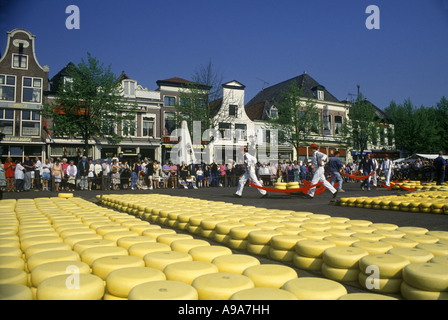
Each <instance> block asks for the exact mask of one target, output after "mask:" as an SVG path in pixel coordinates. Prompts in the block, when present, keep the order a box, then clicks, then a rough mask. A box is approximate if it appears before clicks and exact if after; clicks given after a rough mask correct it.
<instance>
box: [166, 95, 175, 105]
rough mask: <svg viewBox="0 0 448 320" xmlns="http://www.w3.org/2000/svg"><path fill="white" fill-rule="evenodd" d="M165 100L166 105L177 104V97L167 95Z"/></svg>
mask: <svg viewBox="0 0 448 320" xmlns="http://www.w3.org/2000/svg"><path fill="white" fill-rule="evenodd" d="M164 102H165V106H166V107H174V106H175V105H176V97H170V96H165V98H164Z"/></svg>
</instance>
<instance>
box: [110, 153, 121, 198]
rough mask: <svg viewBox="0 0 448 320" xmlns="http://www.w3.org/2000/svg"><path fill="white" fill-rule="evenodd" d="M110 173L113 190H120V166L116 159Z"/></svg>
mask: <svg viewBox="0 0 448 320" xmlns="http://www.w3.org/2000/svg"><path fill="white" fill-rule="evenodd" d="M110 172H111V178H112V186H113V189H114V190H118V186H119V185H120V168H119V166H118V163H117V160H116V159H114V160H113V162H112V166H111V168H110Z"/></svg>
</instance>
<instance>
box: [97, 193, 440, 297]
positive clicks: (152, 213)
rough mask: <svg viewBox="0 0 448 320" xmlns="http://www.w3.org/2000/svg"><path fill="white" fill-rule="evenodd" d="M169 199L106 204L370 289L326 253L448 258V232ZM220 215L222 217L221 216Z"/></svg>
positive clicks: (387, 289)
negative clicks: (179, 205)
mask: <svg viewBox="0 0 448 320" xmlns="http://www.w3.org/2000/svg"><path fill="white" fill-rule="evenodd" d="M150 198H153V197H152V196H150ZM167 199H168V198H166V199H165V200H160V199H159V201H160V202H158V201H157V199H156V198H155V197H154V199H153V200H152V201H151V205H149V206H148V205H146V204H144V203H142V200H143V199H142V198H140V201H139V203H138V204H135V203H133V201H132V200H131V199H128V201H123V200H120V197H115V198H114V197H113V196H112V197H104V199H103V203H105V204H107V205H111V206H118V207H120V209H121V210H125V211H129V212H134V213H135V214H138V215H140V216H142V217H144V218H145V219H149V220H150V221H153V222H156V223H161V224H165V225H169V226H171V227H175V228H179V229H182V230H187V231H189V232H192V233H194V234H199V235H202V236H204V237H208V238H210V239H213V240H215V241H218V242H220V243H222V244H225V245H227V246H229V247H231V248H232V249H242V250H247V251H248V252H249V253H251V254H255V255H264V256H268V257H270V258H272V259H274V260H277V261H281V262H291V261H292V262H293V263H294V265H295V266H296V267H298V268H300V269H304V270H309V271H322V273H323V274H324V275H325V276H326V277H328V278H331V279H334V280H337V281H341V282H346V281H354V280H356V279H358V281H359V282H360V283H361V285H363V286H364V287H366V286H365V285H364V284H365V282H366V281H365V280H366V279H364V277H363V276H364V275H366V273H362V272H360V271H361V270H360V268H359V267H358V261H356V263H355V264H354V265H353V266H351V267H350V268H341V267H339V268H338V267H335V264H334V263H333V264H332V263H331V262H330V263H328V262H327V263H325V262H324V260H323V254H324V252H325V251H326V250H327V249H329V248H332V247H335V246H337V247H342V248H346V249H347V247H348V249H347V250H349V251H347V252H343V251H338V253H337V254H336V255H337V256H341V259H344V258H345V256H346V255H349V256H351V254H352V253H349V252H352V251H351V250H353V251H355V252H356V251H358V254H360V253H362V254H363V255H374V254H386V253H387V254H388V255H389V256H390V255H392V254H394V255H397V256H405V257H408V256H415V257H414V258H413V259H411V260H412V261H413V262H422V261H424V262H428V261H430V260H431V261H432V262H441V261H442V262H443V261H445V260H444V259H446V256H448V232H444V231H428V230H427V229H425V228H416V227H401V228H400V227H398V226H396V225H393V224H381V223H379V224H373V223H371V222H369V221H364V220H349V219H346V218H331V217H330V216H328V215H315V214H312V213H309V212H308V213H307V212H287V211H285V210H283V211H282V210H277V211H276V210H267V209H261V210H257V209H259V208H254V207H251V208H250V211H257V213H253V212H252V213H248V214H242V213H241V211H244V209H243V208H240V207H238V206H237V207H235V206H234V205H229V204H223V205H222V207H221V208H218V207H220V204H218V203H216V204H214V205H211V206H209V205H210V203H208V202H207V203H203V202H201V201H197V200H191V201H188V200H185V199H182V198H181V199H179V198H175V197H170V198H169V201H166V200H167ZM177 201H180V202H183V203H184V204H185V206H182V208H192V210H191V212H186V211H188V210H186V209H182V210H177V209H176V205H175V203H176V202H177ZM186 202H190V203H189V204H187V203H186ZM164 203H165V204H164ZM166 203H170V205H166ZM193 203H194V204H193ZM201 204H202V205H204V206H201ZM226 207H227V208H228V209H229V210H228V211H227V210H226ZM242 209H243V210H242ZM135 210H136V211H135ZM217 210H218V211H220V213H216V211H217ZM235 211H238V212H239V213H235ZM262 213H264V214H265V215H264V216H263V214H262ZM288 218H289V219H288ZM276 219H277V220H276ZM304 248H307V249H304ZM330 252H331V250H330ZM389 256H388V257H389ZM420 256H422V257H423V259H422V258H420ZM436 257H442V258H436ZM359 258H361V257H359ZM350 259H353V258H350ZM424 259H426V260H424ZM445 276H446V275H445ZM399 288H400V286H398V290H397V287H396V286H395V287H394V290H391V289H390V286H384V285H383V286H381V287H380V288H378V289H377V290H376V288H373V289H375V290H376V291H377V292H384V293H397V292H399V291H400V289H399ZM368 289H370V288H368Z"/></svg>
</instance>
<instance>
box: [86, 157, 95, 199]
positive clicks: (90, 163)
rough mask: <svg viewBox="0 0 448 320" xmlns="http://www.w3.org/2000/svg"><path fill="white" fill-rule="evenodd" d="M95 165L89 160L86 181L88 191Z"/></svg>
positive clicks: (90, 187) (90, 188)
mask: <svg viewBox="0 0 448 320" xmlns="http://www.w3.org/2000/svg"><path fill="white" fill-rule="evenodd" d="M94 171H95V165H94V164H93V162H92V160H91V159H90V160H89V172H88V173H87V181H88V182H89V191H90V190H92V184H93V177H94Z"/></svg>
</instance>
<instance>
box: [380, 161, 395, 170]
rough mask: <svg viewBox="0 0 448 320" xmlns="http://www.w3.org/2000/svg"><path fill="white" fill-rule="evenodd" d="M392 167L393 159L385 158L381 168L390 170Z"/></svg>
mask: <svg viewBox="0 0 448 320" xmlns="http://www.w3.org/2000/svg"><path fill="white" fill-rule="evenodd" d="M392 167H393V165H392V161H390V160H384V161H383V163H382V164H381V170H389V169H390V168H392Z"/></svg>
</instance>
